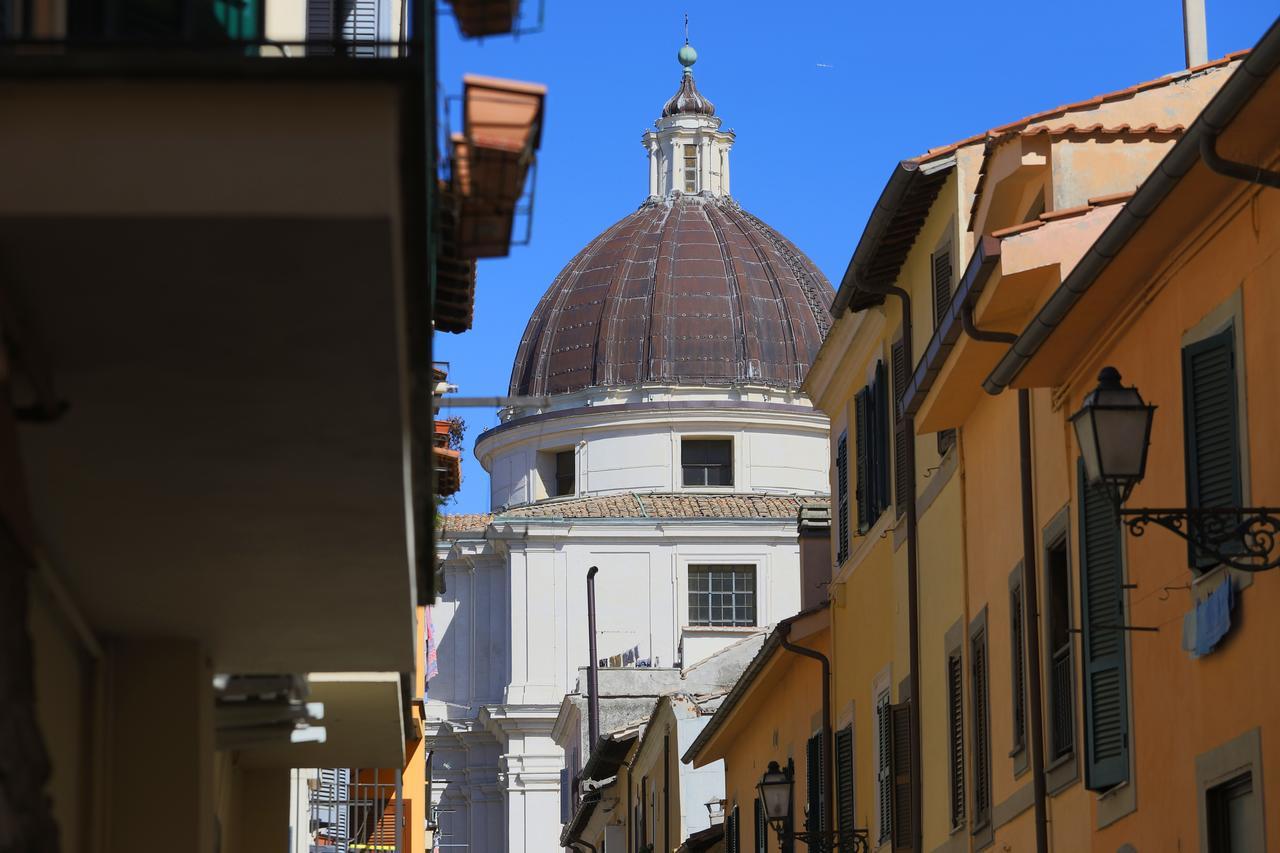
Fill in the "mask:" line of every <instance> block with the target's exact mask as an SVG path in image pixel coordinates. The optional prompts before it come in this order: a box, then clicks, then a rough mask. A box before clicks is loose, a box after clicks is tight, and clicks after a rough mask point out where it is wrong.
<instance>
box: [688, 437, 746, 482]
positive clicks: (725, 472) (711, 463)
mask: <svg viewBox="0 0 1280 853" xmlns="http://www.w3.org/2000/svg"><path fill="white" fill-rule="evenodd" d="M680 465H681V469H682V471H683V482H684V485H685V486H686V487H688V486H732V485H733V439H729V438H712V439H707V438H684V439H681V440H680Z"/></svg>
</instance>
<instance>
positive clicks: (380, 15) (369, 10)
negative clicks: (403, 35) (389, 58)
mask: <svg viewBox="0 0 1280 853" xmlns="http://www.w3.org/2000/svg"><path fill="white" fill-rule="evenodd" d="M389 39H390V4H389V3H388V2H387V0H307V40H308V41H321V42H325V41H328V42H332V41H341V42H375V41H387V40H389ZM334 52H335V51H334V48H333V46H332V45H314V46H309V47H308V48H307V53H309V54H312V55H332V54H333V53H334ZM343 52H344V53H347V54H349V55H351V56H377V55H379V53H380V52H385V51H381V50H380V49H379V48H376V47H372V46H370V45H367V44H365V45H357V46H355V47H351V48H349V49H347V50H345V51H343Z"/></svg>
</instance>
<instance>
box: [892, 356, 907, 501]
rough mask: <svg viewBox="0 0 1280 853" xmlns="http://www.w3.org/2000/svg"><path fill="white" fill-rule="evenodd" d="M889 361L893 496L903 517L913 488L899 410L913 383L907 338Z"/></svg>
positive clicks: (904, 429) (905, 439)
mask: <svg viewBox="0 0 1280 853" xmlns="http://www.w3.org/2000/svg"><path fill="white" fill-rule="evenodd" d="M889 360H890V362H891V366H892V368H893V495H894V505H895V506H896V507H897V510H898V515H902V514H903V513H904V512H906V503H907V489H909V488H910V487H911V480H910V478H909V477H908V476H907V473H908V472H907V441H908V440H909V438H910V437H909V436H908V435H907V425H906V422H905V419H904V418H903V417H902V416H901V414H900V410H899V406H901V405H902V395H903V394H905V393H906V390H907V383H908V382H910V381H911V373H910V366H909V365H908V364H907V343H906V339H905V338H898V340H896V341H894V342H893V346H892V347H891V348H890V351H889Z"/></svg>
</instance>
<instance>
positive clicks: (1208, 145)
mask: <svg viewBox="0 0 1280 853" xmlns="http://www.w3.org/2000/svg"><path fill="white" fill-rule="evenodd" d="M1200 159H1201V160H1203V161H1204V164H1205V165H1206V166H1208V167H1209V168H1210V169H1212V170H1213V171H1214V172H1217V173H1218V174H1219V175H1222V176H1223V177H1225V178H1234V179H1236V180H1237V181H1245V182H1246V183H1250V184H1261V185H1262V186H1264V187H1271V188H1272V189H1273V190H1280V172H1274V171H1272V170H1270V169H1264V168H1262V167H1261V166H1251V165H1249V164H1248V163H1240V162H1237V161H1235V160H1228V159H1227V158H1225V157H1223V156H1222V155H1220V154H1219V153H1218V133H1217V131H1206V132H1205V133H1202V134H1201V135H1200Z"/></svg>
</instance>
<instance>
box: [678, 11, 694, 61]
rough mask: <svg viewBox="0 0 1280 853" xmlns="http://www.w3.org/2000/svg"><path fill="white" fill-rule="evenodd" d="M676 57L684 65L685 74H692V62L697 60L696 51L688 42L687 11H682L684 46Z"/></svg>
mask: <svg viewBox="0 0 1280 853" xmlns="http://www.w3.org/2000/svg"><path fill="white" fill-rule="evenodd" d="M676 59H678V60H680V64H681V65H683V66H684V73H685V74H690V75H692V74H693V63H695V62H697V61H698V52H697V51H696V50H694V49H693V45H691V44H689V13H688V12H685V13H684V47H682V48H680V52H679V53H677V54H676Z"/></svg>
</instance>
